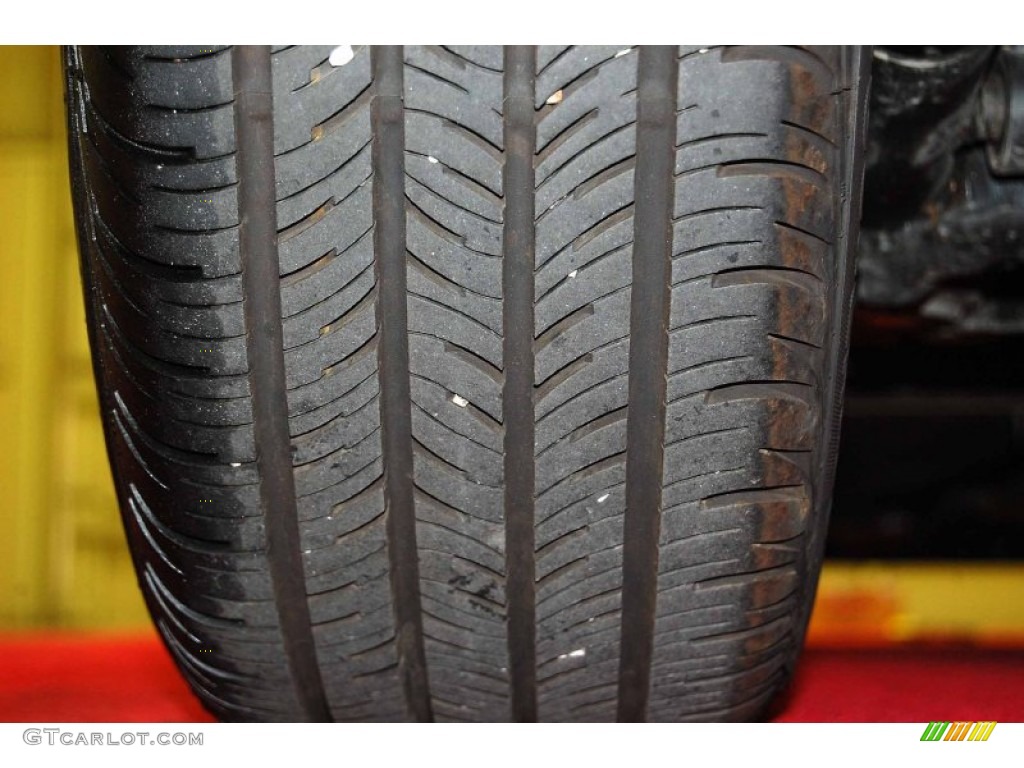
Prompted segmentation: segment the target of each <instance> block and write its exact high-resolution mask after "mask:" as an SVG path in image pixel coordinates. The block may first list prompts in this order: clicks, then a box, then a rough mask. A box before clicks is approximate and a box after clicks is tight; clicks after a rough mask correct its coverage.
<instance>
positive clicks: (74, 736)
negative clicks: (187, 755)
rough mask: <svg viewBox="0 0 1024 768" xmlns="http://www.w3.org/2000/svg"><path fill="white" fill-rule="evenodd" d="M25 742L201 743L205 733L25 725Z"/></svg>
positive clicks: (98, 744) (97, 744)
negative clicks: (104, 730) (112, 731)
mask: <svg viewBox="0 0 1024 768" xmlns="http://www.w3.org/2000/svg"><path fill="white" fill-rule="evenodd" d="M21 738H22V739H23V740H24V742H25V743H26V744H31V745H38V744H46V745H49V746H58V745H63V746H66V747H131V746H140V747H158V746H159V747H164V746H174V747H201V746H203V734H201V733H184V732H182V731H177V732H175V733H168V732H167V731H159V732H158V733H152V732H150V731H124V732H122V733H111V732H110V731H107V732H106V733H102V732H100V731H73V730H65V729H63V728H26V729H25V730H24V732H22V734H21Z"/></svg>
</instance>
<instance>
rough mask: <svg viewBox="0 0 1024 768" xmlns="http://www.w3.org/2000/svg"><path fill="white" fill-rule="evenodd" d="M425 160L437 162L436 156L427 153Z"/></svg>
mask: <svg viewBox="0 0 1024 768" xmlns="http://www.w3.org/2000/svg"><path fill="white" fill-rule="evenodd" d="M427 162H428V163H436V162H437V158H436V157H434V156H433V155H427Z"/></svg>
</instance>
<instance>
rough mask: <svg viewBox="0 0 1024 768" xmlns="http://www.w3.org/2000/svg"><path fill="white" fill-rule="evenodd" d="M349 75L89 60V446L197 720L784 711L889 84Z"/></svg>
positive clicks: (302, 54)
mask: <svg viewBox="0 0 1024 768" xmlns="http://www.w3.org/2000/svg"><path fill="white" fill-rule="evenodd" d="M349 53H351V56H349V55H347V54H349ZM331 54H332V47H331V46H325V47H305V46H302V47H292V48H279V49H278V48H275V49H273V50H272V49H270V48H260V47H236V48H234V49H230V48H200V47H174V48H158V47H128V48H108V49H98V48H97V49H94V48H69V49H67V50H66V73H67V84H68V99H69V121H70V133H71V140H70V141H71V164H72V171H73V179H74V197H75V208H76V212H77V221H78V227H79V240H80V247H81V254H82V270H83V275H84V281H85V292H86V298H87V305H88V314H89V325H90V333H91V339H92V347H93V354H94V359H95V368H96V375H97V380H98V384H99V389H100V392H101V402H102V412H103V419H104V424H105V429H106V435H107V444H108V449H109V453H110V458H111V464H112V466H113V472H114V476H115V482H116V486H117V491H118V495H119V499H120V504H121V511H122V515H123V518H124V523H125V528H126V530H127V535H128V539H129V544H130V546H131V550H132V553H133V557H134V558H135V564H136V568H137V571H138V576H139V582H140V585H141V587H142V591H143V592H144V594H145V598H146V601H147V604H148V606H149V609H150V611H151V613H152V615H153V618H154V620H155V622H156V624H157V627H158V628H159V631H160V634H161V635H162V637H163V639H164V641H165V642H166V644H167V647H168V649H169V650H170V652H171V653H172V654H173V656H174V657H175V659H176V660H177V662H178V664H179V666H180V668H181V670H182V672H183V674H184V675H185V677H186V678H187V679H188V681H189V683H190V684H191V686H192V688H193V689H194V690H195V692H196V693H197V695H198V696H199V697H200V698H201V699H202V701H203V702H204V704H205V705H206V706H207V707H208V708H209V709H210V710H211V711H212V712H213V713H214V714H216V715H217V716H218V717H220V718H222V719H226V720H263V719H266V720H305V719H313V720H326V719H336V720H404V719H414V720H430V719H435V720H485V721H494V720H504V719H514V720H534V719H540V720H587V721H595V720H613V719H616V718H617V719H619V720H628V721H632V720H640V719H648V720H652V721H664V720H692V719H700V720H725V719H749V718H757V717H763V716H765V713H766V711H767V707H768V706H769V703H770V702H771V701H772V699H773V697H775V696H776V695H777V694H778V692H779V691H780V690H781V689H782V688H783V687H784V686H785V684H786V682H787V680H788V679H789V676H790V675H791V673H792V670H793V667H794V664H795V661H796V658H797V656H798V653H799V650H800V646H801V644H802V639H803V634H804V631H805V627H806V623H807V618H808V614H809V610H810V605H811V603H812V600H813V595H814V590H815V584H816V579H817V572H818V569H819V565H820V561H821V556H822V548H823V541H824V534H825V529H826V524H827V516H828V506H829V499H830V494H831V487H832V472H833V469H832V468H833V463H834V460H835V452H836V446H837V437H838V425H839V414H840V410H841V400H842V392H841V390H842V382H843V378H844V365H845V362H844V361H845V356H846V349H847V325H848V316H849V309H850V299H851V288H852V271H853V262H854V259H853V248H854V246H855V239H856V238H855V233H856V228H857V222H858V219H859V205H860V199H859V198H860V188H861V158H860V148H861V147H862V146H863V137H862V131H863V116H864V102H865V100H864V97H865V92H864V91H865V81H866V68H865V67H866V58H867V55H866V53H865V51H864V50H863V49H861V48H858V47H821V48H787V47H712V46H708V47H686V48H681V49H675V48H662V47H645V46H641V47H639V48H628V47H593V48H558V47H546V46H542V47H539V48H532V47H509V48H505V49H504V50H503V49H501V48H472V47H466V48H459V47H452V48H442V47H408V48H405V49H402V48H398V47H382V48H375V49H367V48H359V47H357V48H355V49H354V50H352V51H349V50H348V49H347V47H339V48H338V49H337V50H335V51H334V54H335V61H336V64H337V66H335V65H332V63H331V62H330V60H329V59H330V57H331Z"/></svg>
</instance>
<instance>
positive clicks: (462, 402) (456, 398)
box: [452, 395, 469, 408]
mask: <svg viewBox="0 0 1024 768" xmlns="http://www.w3.org/2000/svg"><path fill="white" fill-rule="evenodd" d="M452 402H453V403H455V404H456V405H457V406H459V408H465V407H466V406H467V405H469V400H467V399H466V398H464V397H462V396H461V395H452Z"/></svg>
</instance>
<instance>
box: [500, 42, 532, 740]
mask: <svg viewBox="0 0 1024 768" xmlns="http://www.w3.org/2000/svg"><path fill="white" fill-rule="evenodd" d="M535 67H536V52H535V50H534V49H533V48H532V47H526V46H510V47H508V48H506V50H505V83H504V91H505V98H504V104H505V147H506V156H505V177H504V178H505V233H504V245H503V250H504V254H503V258H504V262H503V268H502V275H503V277H502V283H503V293H504V299H505V316H504V329H505V349H504V360H505V387H504V391H503V393H502V394H503V398H504V415H505V418H504V423H505V445H504V448H505V541H506V544H505V549H506V563H507V564H508V587H507V594H508V645H509V672H510V685H511V690H510V706H511V712H512V719H513V720H514V721H517V722H531V721H533V720H536V719H537V676H536V666H537V658H536V637H535V634H534V625H535V611H536V606H535V588H534V568H535V566H534V521H533V517H534V510H533V498H534V459H533V451H534V447H533V443H534V396H533V378H534V363H533V360H534V355H533V304H534V299H533V295H534V287H533V270H534V268H533V264H534V236H535V234H534V195H533V187H534V168H533V155H534V152H535V147H536V133H535V131H534V115H533V98H534V69H535Z"/></svg>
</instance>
